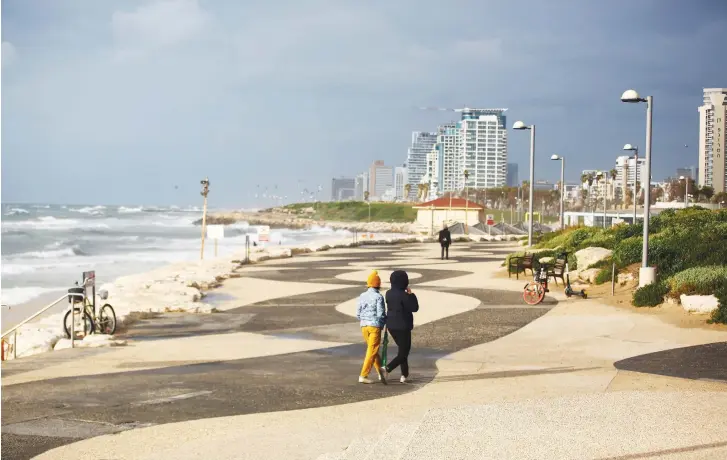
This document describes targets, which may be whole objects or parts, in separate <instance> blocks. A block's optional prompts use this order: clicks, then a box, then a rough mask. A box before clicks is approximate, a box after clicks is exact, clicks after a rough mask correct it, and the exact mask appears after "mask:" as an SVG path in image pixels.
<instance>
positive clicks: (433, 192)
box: [425, 146, 442, 200]
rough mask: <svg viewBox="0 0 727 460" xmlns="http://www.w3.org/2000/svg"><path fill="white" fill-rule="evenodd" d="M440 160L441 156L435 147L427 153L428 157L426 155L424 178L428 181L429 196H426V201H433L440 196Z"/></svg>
mask: <svg viewBox="0 0 727 460" xmlns="http://www.w3.org/2000/svg"><path fill="white" fill-rule="evenodd" d="M440 160H441V155H440V154H439V150H438V149H437V148H436V146H435V147H433V148H432V150H431V151H430V152H429V155H427V174H426V176H425V177H426V178H427V179H428V182H427V184H428V185H429V194H428V196H427V199H428V200H434V199H436V198H437V197H438V196H439V195H440V191H441V182H440V176H441V171H442V167H441V162H440Z"/></svg>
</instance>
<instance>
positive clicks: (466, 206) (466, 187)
mask: <svg viewBox="0 0 727 460" xmlns="http://www.w3.org/2000/svg"><path fill="white" fill-rule="evenodd" d="M469 177H470V172H469V171H467V170H466V169H465V170H464V196H465V198H464V232H465V234H467V233H469V227H468V226H467V219H468V218H469V204H470V193H469V192H470V189H469V185H468V184H467V179H468V178H469Z"/></svg>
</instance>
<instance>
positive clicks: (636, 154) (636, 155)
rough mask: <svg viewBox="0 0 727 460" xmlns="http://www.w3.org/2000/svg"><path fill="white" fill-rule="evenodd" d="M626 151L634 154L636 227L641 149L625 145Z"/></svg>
mask: <svg viewBox="0 0 727 460" xmlns="http://www.w3.org/2000/svg"><path fill="white" fill-rule="evenodd" d="M624 150H627V151H632V152H634V225H636V203H637V200H636V192H637V189H636V184H637V183H638V182H639V148H638V147H634V146H633V145H631V144H626V145H624ZM627 180H628V178H627ZM642 185H643V184H642Z"/></svg>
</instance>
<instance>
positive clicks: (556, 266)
mask: <svg viewBox="0 0 727 460" xmlns="http://www.w3.org/2000/svg"><path fill="white" fill-rule="evenodd" d="M565 257H567V256H565ZM565 264H566V259H565V258H563V257H559V258H557V259H555V262H554V263H553V265H552V266H551V267H550V269H549V270H548V278H553V281H555V285H556V286H557V285H558V278H560V280H561V281H562V282H563V284H565Z"/></svg>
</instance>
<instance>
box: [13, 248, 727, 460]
mask: <svg viewBox="0 0 727 460" xmlns="http://www.w3.org/2000/svg"><path fill="white" fill-rule="evenodd" d="M512 250H513V248H512V246H511V245H509V244H506V243H494V242H492V243H484V242H483V243H466V244H464V243H462V244H456V245H454V246H453V247H452V252H451V255H450V256H451V259H450V260H449V261H442V260H440V258H439V248H438V247H437V246H436V245H434V244H426V243H422V244H414V245H394V246H364V247H360V248H350V249H341V250H331V251H326V252H322V253H314V254H306V255H299V256H295V257H293V258H289V259H282V260H271V261H267V262H264V263H261V264H258V265H254V266H248V267H244V268H242V269H240V271H239V272H240V275H241V277H240V278H231V279H229V280H227V281H225V284H224V286H223V287H222V288H220V289H217V290H215V291H212V292H211V293H210V296H209V301H210V302H211V303H213V304H214V305H215V306H216V307H217V309H218V310H219V312H217V313H213V314H208V315H194V314H182V313H164V314H158V315H156V317H153V318H148V319H144V320H141V321H139V322H137V323H135V324H134V325H132V326H131V327H130V328H129V329H128V330H127V331H124V332H123V336H124V338H126V339H127V340H128V342H129V345H128V346H126V347H119V348H106V349H82V350H78V349H76V350H63V351H58V352H53V353H49V354H46V355H39V356H33V357H29V358H24V359H19V360H17V361H13V362H6V363H4V364H3V369H2V370H3V381H2V385H3V387H2V454H3V458H14V459H26V458H33V457H34V456H36V455H39V457H38V458H44V459H55V458H58V459H60V458H77V459H85V458H87V459H99V458H107V459H153V458H176V459H187V458H188V459H192V458H251V459H253V458H281V459H282V458H296V459H297V458H300V459H315V458H319V457H320V458H369V456H371V455H374V456H371V458H380V455H379V457H377V456H375V454H377V453H378V454H381V451H380V450H378V451H377V449H376V446H377V445H378V444H377V443H379V442H381V441H385V440H386V439H388V438H390V437H392V436H393V433H394V432H395V431H396V432H398V433H399V435H397V436H395V437H396V438H397V439H405V440H406V442H402V443H400V445H398V446H391V451H392V452H394V453H396V454H397V455H398V457H397V456H396V455H393V453H392V455H393V456H392V457H391V458H594V459H596V458H652V457H654V456H655V455H657V456H659V455H668V457H666V458H720V457H719V456H727V435H726V434H725V433H727V412H726V411H725V410H724V408H725V407H727V359H725V358H724V357H725V356H727V332H725V331H719V330H706V329H682V328H678V327H676V326H673V325H670V324H667V323H664V322H661V321H660V320H659V319H657V318H654V317H649V316H648V315H642V314H639V313H635V312H631V311H628V310H625V309H616V308H613V307H609V306H606V305H603V304H601V303H599V301H598V299H597V298H594V299H588V300H585V301H584V300H582V299H578V298H576V299H566V298H565V297H564V296H563V295H562V290H561V289H560V288H555V287H553V289H551V290H552V291H553V292H551V293H550V295H549V296H548V297H546V299H545V301H544V302H543V303H542V304H541V305H538V306H535V307H533V306H528V305H526V304H525V303H524V302H523V301H522V297H521V292H522V287H523V285H524V283H525V281H523V279H522V277H521V279H520V280H515V279H507V278H503V277H502V276H501V275H496V273H497V272H498V271H499V270H501V269H500V267H499V266H500V264H501V261H502V260H503V258H504V256H505V254H507V253H509V252H511V251H512ZM372 268H376V269H378V270H379V271H380V273H381V275H382V276H381V277H382V281H383V282H384V283H383V286H382V290H385V289H387V288H388V275H389V273H390V271H392V270H395V269H404V270H407V271H408V272H409V274H410V279H411V283H412V289H413V290H414V292H415V293H416V294H417V296H418V297H419V302H420V305H421V310H420V312H419V313H417V314H416V315H415V323H416V325H415V330H414V331H413V349H412V354H411V357H410V363H411V367H412V377H413V379H412V383H410V384H399V383H398V374H397V371H395V372H394V374H393V376H394V377H396V378H395V379H394V380H395V381H394V382H392V384H390V385H380V384H375V385H360V384H358V383H357V376H358V372H359V370H360V366H361V362H362V358H363V355H364V353H365V345H364V344H363V339H362V338H361V332H360V329H359V326H358V322H357V320H356V319H355V307H356V298H357V297H358V295H359V294H360V293H361V292H362V290H363V289H364V284H365V279H366V275H367V274H368V272H369V270H370V269H372ZM394 349H395V345H393V344H392V350H390V353H389V354H390V355H392V353H394V352H395V351H394ZM715 407H721V408H722V410H721V411H719V410H715V409H714V408H715ZM642 422H643V423H645V424H647V425H648V424H649V423H651V424H652V426H643V425H639V426H640V427H641V428H643V430H645V431H643V432H641V431H639V430H633V429H627V428H628V427H630V426H633V424H634V423H642ZM454 427H458V428H457V429H454ZM392 430H393V431H392ZM397 430H398V431H397ZM669 430H671V433H672V434H673V433H678V434H679V435H678V436H676V435H674V436H670V435H669V432H670V431H669ZM675 430H676V431H675ZM404 432H405V433H406V435H405V436H403V435H401V433H404ZM546 441H547V442H546ZM538 443H542V444H543V445H538ZM381 445H382V446H383V445H385V443H384V444H381ZM589 445H590V446H591V447H592V448H591V449H589ZM349 446H350V447H351V448H350V449H348V450H346V448H347V447H349ZM357 446H358V447H357ZM437 446H451V449H452V450H451V451H449V453H447V452H446V449H445V451H442V450H441V449H439V450H438V448H437ZM564 446H565V447H564ZM568 446H570V447H568ZM354 451H356V454H355V456H353V455H354ZM662 451H663V452H662ZM659 452H661V453H659ZM450 454H451V456H449V455H450ZM700 455H702V456H701V457H700ZM705 455H706V456H705ZM713 455H717V456H716V457H714V456H713ZM680 456H681V457H680ZM654 458H655V457H654Z"/></svg>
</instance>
